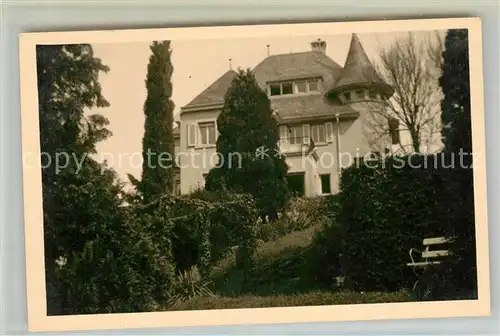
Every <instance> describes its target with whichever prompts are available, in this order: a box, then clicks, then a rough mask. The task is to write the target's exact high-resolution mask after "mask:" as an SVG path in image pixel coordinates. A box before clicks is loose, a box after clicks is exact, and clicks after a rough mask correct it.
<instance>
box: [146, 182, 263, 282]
mask: <svg viewBox="0 0 500 336" xmlns="http://www.w3.org/2000/svg"><path fill="white" fill-rule="evenodd" d="M148 207H152V208H158V207H161V208H162V211H164V212H165V213H167V214H168V216H169V217H168V220H169V221H172V223H173V224H172V225H173V227H172V244H173V255H174V259H175V262H176V267H177V269H178V270H179V271H181V272H184V271H187V270H189V269H190V268H192V267H194V266H198V268H199V271H200V273H201V275H202V277H207V276H208V274H209V273H210V271H211V268H212V267H213V265H214V264H215V263H217V262H218V261H219V260H221V259H222V258H224V257H225V256H226V255H227V254H228V253H230V252H232V251H233V249H234V248H235V247H236V246H237V249H238V251H240V252H239V253H240V254H242V256H244V257H243V259H242V260H241V261H240V262H241V263H250V264H251V263H252V258H253V257H252V256H253V254H254V253H255V248H256V236H255V234H254V231H256V223H257V221H256V219H257V210H256V208H255V202H254V201H253V199H252V197H251V196H250V195H244V194H224V193H222V192H218V193H210V192H198V193H197V194H195V195H188V196H182V197H174V196H171V195H165V196H163V197H161V198H160V199H159V200H158V201H156V202H152V203H151V204H149V205H148ZM241 263H240V264H239V266H240V267H243V264H241Z"/></svg>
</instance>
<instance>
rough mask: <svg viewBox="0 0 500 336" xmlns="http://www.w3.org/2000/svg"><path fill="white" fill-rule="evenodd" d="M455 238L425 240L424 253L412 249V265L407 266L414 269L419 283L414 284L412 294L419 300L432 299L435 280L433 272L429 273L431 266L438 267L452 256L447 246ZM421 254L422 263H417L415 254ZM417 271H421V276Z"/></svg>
mask: <svg viewBox="0 0 500 336" xmlns="http://www.w3.org/2000/svg"><path fill="white" fill-rule="evenodd" d="M453 240H454V238H452V237H450V238H447V237H435V238H425V239H424V241H423V242H422V245H423V246H424V250H423V251H419V250H417V249H415V248H412V249H410V259H411V263H407V264H406V265H407V266H410V267H413V272H414V273H415V275H416V276H417V281H416V282H415V283H414V285H413V288H412V293H413V295H415V297H416V298H417V299H418V300H428V299H429V298H432V292H433V288H434V286H435V283H434V280H432V272H431V274H429V272H427V270H428V267H429V266H438V265H440V264H441V263H442V262H443V261H445V260H446V258H447V257H449V256H451V252H450V251H449V250H448V248H447V245H448V244H450V243H452V242H453ZM415 253H418V254H420V259H421V260H420V261H415V258H414V254H415ZM417 269H419V270H421V274H420V275H419V274H418V273H419V272H417Z"/></svg>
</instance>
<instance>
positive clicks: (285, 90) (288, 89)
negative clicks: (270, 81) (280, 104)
mask: <svg viewBox="0 0 500 336" xmlns="http://www.w3.org/2000/svg"><path fill="white" fill-rule="evenodd" d="M281 94H284V95H287V94H293V83H292V82H288V83H282V84H281Z"/></svg>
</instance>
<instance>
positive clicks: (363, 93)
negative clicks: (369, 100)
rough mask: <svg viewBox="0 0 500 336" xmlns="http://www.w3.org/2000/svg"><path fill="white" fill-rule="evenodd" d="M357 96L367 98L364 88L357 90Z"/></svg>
mask: <svg viewBox="0 0 500 336" xmlns="http://www.w3.org/2000/svg"><path fill="white" fill-rule="evenodd" d="M356 96H357V97H358V98H360V99H364V98H365V92H364V91H363V90H356Z"/></svg>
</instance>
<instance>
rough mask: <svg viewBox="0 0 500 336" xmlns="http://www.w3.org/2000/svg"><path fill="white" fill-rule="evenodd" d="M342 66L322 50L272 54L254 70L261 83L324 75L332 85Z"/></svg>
mask: <svg viewBox="0 0 500 336" xmlns="http://www.w3.org/2000/svg"><path fill="white" fill-rule="evenodd" d="M341 70H342V67H341V66H340V65H338V64H337V63H335V62H334V61H333V60H332V59H331V58H330V57H328V56H327V55H326V54H325V53H324V52H322V51H305V52H298V53H289V54H280V55H271V56H268V57H266V58H265V59H264V60H263V61H262V62H261V63H260V64H258V65H257V66H256V67H255V68H254V69H253V70H252V72H253V73H254V75H255V78H256V79H257V81H258V82H259V84H260V85H261V86H262V87H263V88H265V86H266V83H268V82H273V81H284V80H291V79H299V78H311V77H323V80H324V81H325V84H327V85H331V84H332V83H333V81H334V80H335V79H336V78H337V77H338V76H339V75H340V71H341Z"/></svg>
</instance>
